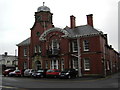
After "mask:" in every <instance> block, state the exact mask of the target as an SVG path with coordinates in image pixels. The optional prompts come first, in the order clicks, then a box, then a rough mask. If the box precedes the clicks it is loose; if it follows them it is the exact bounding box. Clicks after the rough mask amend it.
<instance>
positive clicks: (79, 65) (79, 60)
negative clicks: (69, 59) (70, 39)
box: [77, 38, 82, 77]
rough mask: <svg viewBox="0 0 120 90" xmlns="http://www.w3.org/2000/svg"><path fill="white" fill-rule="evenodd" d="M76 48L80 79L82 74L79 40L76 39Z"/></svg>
mask: <svg viewBox="0 0 120 90" xmlns="http://www.w3.org/2000/svg"><path fill="white" fill-rule="evenodd" d="M77 46H78V76H79V77H82V74H81V53H80V39H79V38H77Z"/></svg>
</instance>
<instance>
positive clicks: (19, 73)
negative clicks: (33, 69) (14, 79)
mask: <svg viewBox="0 0 120 90" xmlns="http://www.w3.org/2000/svg"><path fill="white" fill-rule="evenodd" d="M9 76H21V71H20V70H14V71H13V72H10V73H9Z"/></svg>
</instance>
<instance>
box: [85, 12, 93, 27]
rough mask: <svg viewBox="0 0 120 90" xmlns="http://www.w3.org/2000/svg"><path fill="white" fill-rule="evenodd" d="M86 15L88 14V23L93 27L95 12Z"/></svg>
mask: <svg viewBox="0 0 120 90" xmlns="http://www.w3.org/2000/svg"><path fill="white" fill-rule="evenodd" d="M86 16H87V24H88V25H90V26H92V27H93V14H89V15H86Z"/></svg>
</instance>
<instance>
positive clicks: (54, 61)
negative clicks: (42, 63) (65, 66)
mask: <svg viewBox="0 0 120 90" xmlns="http://www.w3.org/2000/svg"><path fill="white" fill-rule="evenodd" d="M51 69H58V60H51Z"/></svg>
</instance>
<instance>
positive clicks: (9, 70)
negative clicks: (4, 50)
mask: <svg viewBox="0 0 120 90" xmlns="http://www.w3.org/2000/svg"><path fill="white" fill-rule="evenodd" d="M13 71H14V69H6V70H5V71H3V75H4V76H8V74H9V73H10V72H13Z"/></svg>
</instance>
